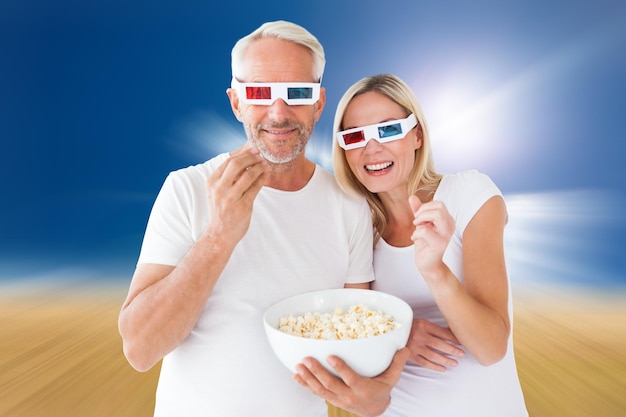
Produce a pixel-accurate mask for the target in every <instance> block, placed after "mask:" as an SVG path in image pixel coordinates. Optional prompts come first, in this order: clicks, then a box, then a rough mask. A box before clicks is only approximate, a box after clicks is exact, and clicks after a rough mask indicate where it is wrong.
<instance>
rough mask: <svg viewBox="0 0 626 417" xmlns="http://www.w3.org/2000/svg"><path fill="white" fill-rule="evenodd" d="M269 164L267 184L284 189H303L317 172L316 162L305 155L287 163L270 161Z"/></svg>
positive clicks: (267, 185)
mask: <svg viewBox="0 0 626 417" xmlns="http://www.w3.org/2000/svg"><path fill="white" fill-rule="evenodd" d="M269 166H270V168H269V172H268V177H267V179H266V180H265V186H266V187H270V188H275V189H277V190H282V191H298V190H301V189H302V188H304V186H305V185H307V184H308V182H309V180H310V179H311V177H313V173H314V172H315V164H314V163H313V162H312V161H310V160H308V159H306V158H304V157H303V158H298V159H296V160H295V161H293V162H290V163H287V164H272V163H270V164H269Z"/></svg>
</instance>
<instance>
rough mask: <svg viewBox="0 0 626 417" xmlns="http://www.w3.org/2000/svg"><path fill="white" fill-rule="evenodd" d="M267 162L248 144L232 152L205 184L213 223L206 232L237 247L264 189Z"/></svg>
mask: <svg viewBox="0 0 626 417" xmlns="http://www.w3.org/2000/svg"><path fill="white" fill-rule="evenodd" d="M266 167H267V165H266V163H265V161H264V160H263V158H262V157H261V156H260V155H259V151H258V150H256V149H252V148H249V147H248V145H245V146H243V147H242V148H240V149H238V150H236V151H235V152H233V153H231V155H230V157H229V158H228V159H227V160H226V161H225V162H224V163H223V164H222V165H221V166H220V167H218V169H216V170H215V172H213V174H212V175H211V176H210V177H209V179H208V180H207V182H206V191H207V199H208V203H209V211H210V213H211V224H210V225H209V228H208V229H207V232H208V233H210V234H214V235H215V236H222V237H223V236H229V237H230V238H231V239H233V242H234V243H235V244H236V243H237V242H239V240H241V238H242V237H243V236H244V235H245V234H246V232H247V230H248V227H249V226H250V219H251V217H252V205H253V203H254V199H255V198H256V196H257V195H258V193H259V191H260V190H261V188H262V187H263V183H264V181H265V173H266Z"/></svg>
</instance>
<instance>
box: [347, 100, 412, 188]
mask: <svg viewBox="0 0 626 417" xmlns="http://www.w3.org/2000/svg"><path fill="white" fill-rule="evenodd" d="M406 117H407V114H406V110H404V109H403V108H402V106H400V105H399V104H397V103H396V102H394V101H393V100H391V99H389V98H388V97H387V96H385V95H383V94H381V93H378V92H374V91H371V92H367V93H364V94H361V95H358V96H356V97H355V98H353V99H352V101H351V102H350V104H348V107H346V111H345V112H344V115H343V129H344V130H347V129H351V128H354V127H362V126H367V125H373V124H377V123H381V122H386V121H389V120H398V119H404V118H406ZM421 145H422V141H421V139H419V138H418V135H417V127H414V128H413V129H411V130H410V131H409V132H408V133H407V134H406V136H405V137H404V138H402V139H399V140H395V141H392V142H386V143H379V142H378V141H376V140H370V141H369V142H367V145H366V146H365V147H363V148H356V149H351V150H348V151H345V152H346V160H347V161H348V165H349V166H350V169H351V170H352V172H353V173H354V175H355V176H356V177H357V178H358V180H359V181H360V182H361V183H362V184H363V185H364V186H365V187H366V188H367V189H368V190H369V191H371V192H373V193H384V192H391V191H393V190H396V189H398V188H403V192H404V193H406V185H407V182H408V178H409V174H410V173H411V170H412V169H413V165H414V164H415V150H416V149H419V148H420V147H421Z"/></svg>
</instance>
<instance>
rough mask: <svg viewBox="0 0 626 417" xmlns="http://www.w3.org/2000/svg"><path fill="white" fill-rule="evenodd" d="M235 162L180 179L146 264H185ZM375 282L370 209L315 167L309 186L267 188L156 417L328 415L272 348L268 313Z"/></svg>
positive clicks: (158, 210) (167, 199)
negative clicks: (212, 187)
mask: <svg viewBox="0 0 626 417" xmlns="http://www.w3.org/2000/svg"><path fill="white" fill-rule="evenodd" d="M227 157H228V155H227V154H222V155H219V156H217V157H215V158H213V159H212V160H210V161H207V162H206V163H204V164H201V165H196V166H192V167H188V168H185V169H182V170H179V171H175V172H173V173H171V174H170V175H169V176H168V178H167V179H166V181H165V183H164V184H163V187H162V189H161V191H160V193H159V195H158V197H157V199H156V201H155V204H154V207H153V209H152V212H151V214H150V219H149V221H148V226H147V229H146V233H145V237H144V242H143V245H142V249H141V254H140V257H139V261H138V263H156V264H165V265H177V264H178V262H179V261H180V260H181V259H182V258H183V257H184V255H185V253H186V252H187V250H188V249H189V248H190V247H191V245H192V244H193V243H194V241H195V240H196V239H197V238H198V236H200V234H202V233H203V231H204V230H205V228H206V226H207V224H208V219H209V216H210V213H208V210H209V208H208V204H207V198H206V191H205V183H206V180H207V178H208V177H209V175H210V174H211V173H212V172H213V171H214V170H215V169H216V168H217V167H218V166H219V165H220V164H221V163H223V162H224V161H225V160H226V158H227ZM371 280H373V271H372V226H371V217H370V211H369V208H368V206H367V203H366V202H365V201H364V200H359V199H354V198H352V197H349V196H347V195H346V194H344V193H343V192H342V191H341V190H340V189H339V187H338V186H337V184H336V182H335V179H334V178H333V176H332V175H331V174H330V173H328V172H326V171H324V170H323V169H322V168H321V167H319V166H316V168H315V173H314V175H313V177H312V178H311V179H310V181H309V182H308V184H307V185H306V186H305V187H304V188H302V189H301V190H299V191H295V192H286V191H280V190H276V189H272V188H268V187H263V189H262V190H261V191H260V193H259V195H258V196H257V198H256V200H255V201H254V209H253V214H252V219H251V222H250V227H249V229H248V232H247V233H246V235H245V236H244V238H243V239H242V240H241V241H240V242H239V243H238V244H237V246H236V248H235V250H234V252H233V254H232V256H231V258H230V260H229V262H228V264H227V266H226V268H225V269H224V271H223V273H222V275H221V276H220V278H219V280H218V282H217V284H216V286H215V289H214V290H213V292H212V294H211V295H210V297H209V299H208V301H207V303H206V305H205V307H204V310H203V312H202V315H201V317H200V319H199V320H198V322H197V324H196V326H195V328H194V329H193V331H192V332H191V334H190V335H189V336H188V337H187V339H186V340H185V341H184V342H183V343H182V344H181V345H180V346H179V347H177V348H176V349H175V350H174V351H173V352H171V353H170V354H168V355H167V356H166V357H165V358H164V359H163V363H162V368H161V375H160V378H159V383H158V388H157V395H156V407H155V416H157V417H164V416H170V417H179V416H185V417H194V416H220V417H227V416H233V417H241V416H273V417H280V416H284V417H293V416H326V414H327V407H326V404H325V402H324V401H323V400H322V399H320V398H319V397H316V396H314V395H313V394H311V393H310V392H309V391H308V390H307V389H305V388H303V387H301V386H300V385H299V384H298V383H297V382H295V381H294V380H293V378H292V374H291V372H290V371H289V370H288V369H287V368H286V367H285V366H284V365H282V363H281V362H279V360H278V358H276V356H275V355H274V353H273V352H272V351H271V348H270V346H269V343H268V342H267V339H266V336H265V333H264V328H263V323H262V316H263V313H264V311H265V309H266V308H267V307H269V306H270V305H271V304H273V303H275V302H276V301H278V300H281V299H283V298H286V297H290V296H292V295H295V294H299V293H303V292H307V291H313V290H319V289H327V288H342V287H343V286H344V284H345V283H360V282H369V281H371Z"/></svg>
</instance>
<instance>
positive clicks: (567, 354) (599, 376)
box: [0, 287, 626, 417]
mask: <svg viewBox="0 0 626 417" xmlns="http://www.w3.org/2000/svg"><path fill="white" fill-rule="evenodd" d="M125 291H126V288H123V289H120V288H119V287H118V288H100V287H97V288H96V287H93V288H91V287H89V288H85V287H82V288H80V289H78V290H69V289H65V290H47V291H41V290H37V291H35V290H28V291H25V290H21V291H13V290H10V291H5V290H3V289H2V287H0V416H2V417H5V416H6V417H9V416H10V417H33V416H46V417H123V416H128V417H131V416H132V417H144V416H145V417H149V416H151V415H152V411H153V407H154V391H155V388H156V382H157V378H158V367H155V368H154V369H152V370H151V371H149V372H147V373H138V372H136V371H134V370H133V369H132V368H131V367H130V366H129V365H128V363H127V362H126V360H125V358H124V356H123V354H122V352H121V341H120V337H119V335H118V332H117V315H118V311H119V307H120V305H121V303H122V301H123V299H124V296H125ZM624 300H626V292H621V293H618V294H612V295H607V294H601V295H598V294H591V295H590V294H577V293H562V292H558V293H557V292H552V293H551V292H546V291H544V290H540V291H533V292H527V293H525V294H520V296H518V297H516V303H515V327H514V337H515V345H516V355H517V362H518V369H519V375H520V380H521V383H522V388H523V390H524V395H525V397H526V403H527V407H528V410H529V412H530V415H531V416H532V417H560V416H567V417H578V416H580V417H583V416H585V417H586V416H602V417H617V416H620V417H621V416H624V415H626V353H625V352H626V303H625V302H624ZM329 414H330V416H333V417H340V416H342V417H345V416H349V415H350V414H347V413H345V412H343V411H340V410H336V409H334V408H332V407H331V409H330V411H329Z"/></svg>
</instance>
